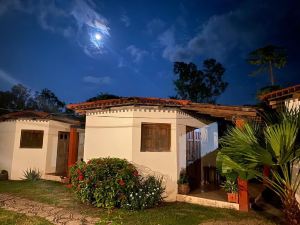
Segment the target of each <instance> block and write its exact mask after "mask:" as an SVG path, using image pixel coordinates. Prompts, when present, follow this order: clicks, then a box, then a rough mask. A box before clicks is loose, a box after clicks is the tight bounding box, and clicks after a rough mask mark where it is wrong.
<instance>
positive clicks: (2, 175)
mask: <svg viewBox="0 0 300 225" xmlns="http://www.w3.org/2000/svg"><path fill="white" fill-rule="evenodd" d="M0 180H8V172H7V171H6V170H1V172H0Z"/></svg>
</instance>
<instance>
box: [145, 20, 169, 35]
mask: <svg viewBox="0 0 300 225" xmlns="http://www.w3.org/2000/svg"><path fill="white" fill-rule="evenodd" d="M165 26H166V23H165V22H164V21H163V20H161V19H159V18H155V19H152V20H151V21H149V22H148V23H147V25H146V28H147V29H146V31H147V33H148V34H155V33H157V32H161V31H162V29H164V28H165Z"/></svg>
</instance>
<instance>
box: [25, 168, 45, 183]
mask: <svg viewBox="0 0 300 225" xmlns="http://www.w3.org/2000/svg"><path fill="white" fill-rule="evenodd" d="M41 177H42V174H41V172H40V171H39V170H36V169H31V168H29V169H27V170H25V171H24V178H25V180H30V181H37V180H40V179H41Z"/></svg>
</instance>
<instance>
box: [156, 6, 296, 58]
mask: <svg viewBox="0 0 300 225" xmlns="http://www.w3.org/2000/svg"><path fill="white" fill-rule="evenodd" d="M293 11H294V10H292V8H291V6H290V5H289V4H286V3H284V2H280V1H274V2H273V1H272V2H264V3H263V2H259V1H250V0H249V1H244V2H243V3H241V5H240V6H239V7H238V8H236V9H232V10H231V11H228V12H225V13H222V14H215V15H212V16H210V17H209V18H208V19H207V20H206V21H203V22H202V23H201V24H199V27H198V32H197V33H195V34H193V35H191V36H189V37H188V38H182V32H181V29H179V27H178V26H179V25H180V24H177V26H176V25H175V24H174V25H172V26H170V27H169V28H167V29H166V30H165V31H164V32H162V33H161V34H160V35H159V36H158V41H159V43H160V44H161V46H162V47H163V50H162V57H163V58H165V59H167V60H169V61H171V62H173V61H176V60H181V61H190V60H192V59H193V58H194V57H198V56H201V57H203V58H208V57H213V58H216V59H217V60H219V61H223V62H226V61H228V60H230V59H232V56H233V55H235V56H237V55H236V54H237V53H238V54H240V55H238V57H240V58H244V57H245V55H246V53H247V52H249V51H250V50H253V49H255V48H257V47H258V46H263V45H265V44H266V43H271V42H274V39H276V38H278V37H280V38H281V39H282V40H283V39H286V40H287V41H286V43H289V41H290V39H291V38H290V37H289V35H288V34H289V32H294V34H293V35H292V36H294V35H295V34H296V33H299V32H297V29H298V30H299V25H298V24H299V23H298V24H297V22H296V21H299V15H300V14H295V15H294V14H293V13H292V12H293ZM274 12H276V13H274ZM269 15H272V19H270V18H269ZM293 17H294V20H291V21H288V20H289V19H290V18H293ZM274 24H277V25H276V26H274ZM285 24H290V25H289V27H286V26H285ZM297 26H298V27H297ZM295 40H296V39H295ZM274 44H276V42H275V43H274Z"/></svg>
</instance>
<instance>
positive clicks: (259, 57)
mask: <svg viewBox="0 0 300 225" xmlns="http://www.w3.org/2000/svg"><path fill="white" fill-rule="evenodd" d="M286 58H287V57H286V50H285V49H284V48H282V47H278V46H274V45H267V46H265V47H262V48H258V49H256V50H254V51H252V52H250V53H249V55H248V59H247V61H248V63H250V64H252V65H255V66H258V69H257V70H255V71H254V72H253V73H252V75H256V74H259V73H266V72H267V73H269V76H270V81H271V84H272V85H274V83H275V78H274V73H273V67H275V68H277V69H281V68H283V67H284V66H285V65H286Z"/></svg>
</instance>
